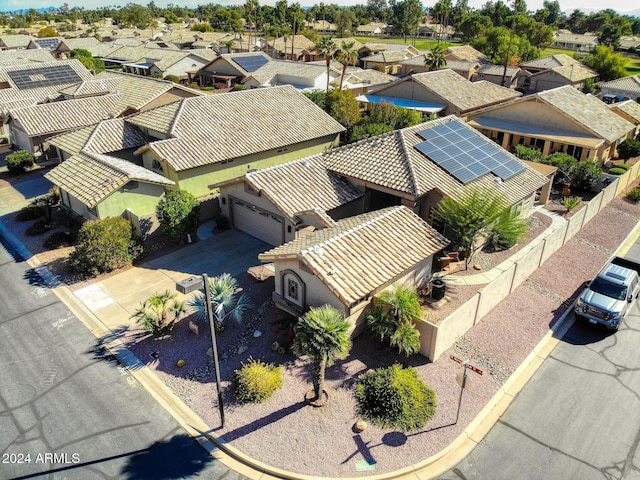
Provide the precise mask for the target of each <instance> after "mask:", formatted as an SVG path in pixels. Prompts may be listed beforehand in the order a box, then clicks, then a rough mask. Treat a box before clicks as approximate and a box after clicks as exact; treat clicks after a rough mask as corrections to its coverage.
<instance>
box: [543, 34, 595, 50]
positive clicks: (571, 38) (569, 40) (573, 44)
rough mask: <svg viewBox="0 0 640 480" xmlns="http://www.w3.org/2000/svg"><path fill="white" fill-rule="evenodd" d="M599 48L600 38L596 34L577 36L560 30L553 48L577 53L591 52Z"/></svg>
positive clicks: (552, 45)
mask: <svg viewBox="0 0 640 480" xmlns="http://www.w3.org/2000/svg"><path fill="white" fill-rule="evenodd" d="M597 46H598V37H597V36H596V35H595V34H586V33H585V34H577V33H571V32H570V31H569V30H558V31H557V32H556V33H555V39H554V40H553V43H552V44H551V48H563V49H566V50H573V51H575V52H589V51H591V49H593V48H594V47H597Z"/></svg>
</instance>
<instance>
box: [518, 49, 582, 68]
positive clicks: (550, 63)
mask: <svg viewBox="0 0 640 480" xmlns="http://www.w3.org/2000/svg"><path fill="white" fill-rule="evenodd" d="M565 65H582V63H580V62H579V61H578V60H576V59H575V58H573V57H570V56H569V55H567V54H565V53H559V54H557V55H550V56H548V57H542V58H537V59H535V60H531V61H529V62H523V63H521V64H520V67H521V68H524V69H526V68H527V67H531V68H543V69H545V70H552V69H554V68H557V67H564V66H565Z"/></svg>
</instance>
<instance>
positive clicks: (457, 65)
mask: <svg viewBox="0 0 640 480" xmlns="http://www.w3.org/2000/svg"><path fill="white" fill-rule="evenodd" d="M425 61H426V54H424V53H423V54H420V55H418V56H417V57H413V58H410V59H408V60H403V61H402V62H400V72H399V73H400V75H412V74H415V73H424V72H428V71H430V70H429V67H428V66H427V65H426V64H425ZM445 68H448V69H449V70H453V71H454V72H456V73H457V74H458V75H461V76H462V77H463V78H465V79H467V80H471V79H472V78H473V76H474V75H475V74H476V72H477V71H478V70H479V69H480V63H479V62H474V61H467V60H446V64H445V65H443V66H442V67H441V70H442V69H445Z"/></svg>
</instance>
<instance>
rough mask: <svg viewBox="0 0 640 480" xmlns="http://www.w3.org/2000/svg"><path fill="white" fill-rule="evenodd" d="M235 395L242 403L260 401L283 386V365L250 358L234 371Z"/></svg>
mask: <svg viewBox="0 0 640 480" xmlns="http://www.w3.org/2000/svg"><path fill="white" fill-rule="evenodd" d="M234 380H235V395H236V399H237V400H238V402H240V403H247V402H252V403H260V402H263V401H264V400H266V399H268V398H269V397H271V396H272V395H273V394H274V393H275V391H276V390H277V389H279V388H280V387H281V386H282V367H276V366H274V365H272V364H268V363H265V362H263V361H261V360H254V359H253V358H250V359H249V362H248V363H246V364H245V363H243V364H242V368H240V369H238V370H236V371H235V372H234Z"/></svg>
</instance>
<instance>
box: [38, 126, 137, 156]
mask: <svg viewBox="0 0 640 480" xmlns="http://www.w3.org/2000/svg"><path fill="white" fill-rule="evenodd" d="M48 143H49V145H50V146H52V147H53V148H55V149H56V150H57V157H58V158H59V159H60V161H61V162H62V161H65V160H67V159H68V158H70V157H73V156H74V155H78V154H79V153H80V152H87V153H108V154H110V155H111V156H114V157H118V158H123V159H125V160H129V161H132V162H134V163H135V162H136V161H139V158H137V157H136V156H135V155H134V154H133V152H134V151H135V150H136V149H138V148H139V147H141V146H143V145H145V144H146V143H147V138H146V137H145V136H144V135H143V134H142V131H141V130H140V129H139V128H138V127H136V126H134V125H131V124H129V123H127V122H126V121H125V119H123V118H112V119H110V120H103V121H101V122H100V123H98V124H96V125H90V126H88V127H82V128H79V129H76V130H72V131H70V132H66V133H62V134H60V135H56V136H55V137H51V138H50V139H49V140H48Z"/></svg>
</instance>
